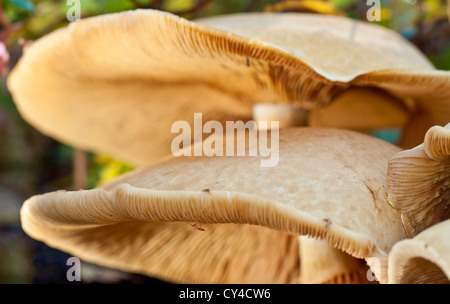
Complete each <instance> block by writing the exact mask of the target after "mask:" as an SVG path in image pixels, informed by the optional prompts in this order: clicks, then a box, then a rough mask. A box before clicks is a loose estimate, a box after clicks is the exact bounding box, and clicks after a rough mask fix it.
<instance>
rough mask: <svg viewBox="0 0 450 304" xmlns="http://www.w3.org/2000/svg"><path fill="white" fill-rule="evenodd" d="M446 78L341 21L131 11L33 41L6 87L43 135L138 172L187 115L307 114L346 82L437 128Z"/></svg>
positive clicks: (410, 52) (414, 55)
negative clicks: (385, 96)
mask: <svg viewBox="0 0 450 304" xmlns="http://www.w3.org/2000/svg"><path fill="white" fill-rule="evenodd" d="M449 75H450V73H448V72H438V71H435V70H434V69H433V68H432V66H431V65H430V63H429V62H428V61H427V60H426V58H425V57H424V56H423V55H422V54H421V53H420V52H419V51H418V50H417V49H416V48H415V47H413V46H412V45H411V44H410V43H408V42H407V41H406V40H405V39H403V38H401V36H400V35H398V34H396V33H394V32H392V31H390V30H387V29H384V28H381V27H378V26H374V25H370V24H366V23H364V22H359V21H354V20H350V19H347V18H344V17H337V16H319V15H309V14H300V13H298V14H297V13H292V14H278V13H250V14H237V15H230V16H222V17H215V18H208V19H201V20H198V21H197V22H196V23H194V22H189V21H186V20H184V19H182V18H179V17H176V16H174V15H171V14H169V13H164V12H160V11H154V10H136V11H129V12H123V13H117V14H111V15H104V16H98V17H92V18H87V19H84V20H82V21H80V22H74V23H71V24H70V25H69V26H68V27H66V28H63V29H59V30H56V31H54V32H53V33H50V34H49V35H47V36H45V37H43V38H41V39H39V40H37V41H36V42H34V43H33V45H32V46H30V47H29V48H27V49H26V52H25V54H24V56H22V58H21V59H20V61H19V63H18V64H17V65H16V67H15V68H14V70H13V71H12V73H11V75H10V77H9V79H8V88H9V89H10V91H11V93H12V95H13V97H14V100H15V102H16V104H17V107H18V109H19V111H20V113H21V114H22V115H23V117H24V118H25V119H26V120H27V121H28V122H30V123H31V124H32V125H33V126H35V127H36V128H37V129H39V130H40V131H41V132H43V133H45V134H46V135H49V136H51V137H54V138H55V139H57V140H59V141H61V142H64V143H67V144H69V145H72V146H76V147H78V148H80V149H84V150H89V151H95V152H100V153H104V154H108V155H111V156H114V157H116V158H119V159H121V160H124V161H126V162H128V163H130V164H133V165H147V164H151V163H153V162H155V161H158V160H160V159H161V158H163V157H164V156H165V155H167V154H169V151H170V150H169V149H170V142H171V140H172V139H173V138H174V136H175V135H173V134H171V133H170V132H168V131H169V130H170V126H171V123H173V122H175V121H177V120H187V121H191V120H192V114H193V113H194V112H202V113H203V114H204V117H205V118H207V119H214V120H223V119H225V118H226V119H227V120H240V119H243V120H248V119H250V118H251V113H252V106H253V105H254V104H257V103H284V104H286V103H291V104H293V105H295V106H296V107H300V108H303V109H313V108H317V107H320V106H324V105H326V104H328V103H329V102H330V101H331V100H332V98H333V96H335V95H336V94H338V93H340V92H342V91H343V90H345V89H346V88H348V87H349V86H375V87H380V88H382V89H386V90H388V91H389V92H390V93H392V94H393V95H395V96H397V97H399V98H401V99H402V100H405V102H406V103H407V104H408V105H409V106H410V108H414V107H415V106H416V103H417V105H418V108H420V109H421V110H422V111H424V112H426V113H428V112H430V115H432V116H431V118H430V120H431V122H430V123H433V124H442V120H443V118H442V117H445V119H447V118H448V116H449V108H450V107H449V106H448V105H449V102H448V100H449V96H450V93H449V92H450V89H449V88H450V77H449ZM427 127H428V126H427ZM161 131H163V132H161ZM149 151H151V152H149Z"/></svg>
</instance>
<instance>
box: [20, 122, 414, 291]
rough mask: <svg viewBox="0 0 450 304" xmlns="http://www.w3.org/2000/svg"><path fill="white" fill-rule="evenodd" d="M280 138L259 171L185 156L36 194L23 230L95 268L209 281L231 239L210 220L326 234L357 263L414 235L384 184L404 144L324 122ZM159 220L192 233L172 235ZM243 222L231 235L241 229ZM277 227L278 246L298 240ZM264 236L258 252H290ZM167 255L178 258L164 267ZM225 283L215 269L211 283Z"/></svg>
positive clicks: (249, 163) (247, 162)
mask: <svg viewBox="0 0 450 304" xmlns="http://www.w3.org/2000/svg"><path fill="white" fill-rule="evenodd" d="M269 134H270V133H269ZM272 136H274V135H273V134H272ZM279 139H280V141H279V153H280V155H279V157H280V159H279V163H278V165H277V166H275V167H267V168H265V167H261V164H260V160H261V159H262V158H264V157H262V156H240V157H225V156H224V157H219V156H217V157H205V156H203V157H179V158H173V159H170V160H168V161H166V162H164V163H160V164H157V165H154V166H152V167H148V168H140V169H137V170H135V171H132V172H130V173H127V174H125V175H123V176H121V177H118V178H116V179H115V180H113V181H111V182H109V183H106V184H104V185H102V186H101V187H100V188H97V189H93V190H83V191H81V190H80V191H75V192H65V191H62V192H54V193H48V194H44V195H37V196H34V197H32V198H30V199H28V200H27V201H26V202H25V204H24V205H23V207H22V210H21V219H22V226H23V229H24V230H25V232H26V233H27V234H29V235H30V236H31V237H33V238H35V239H37V240H40V241H43V242H45V243H47V244H49V245H50V246H53V247H56V248H58V249H61V250H64V251H68V252H70V253H71V254H74V255H76V256H78V257H79V258H81V259H85V260H87V261H90V262H93V263H98V264H102V265H107V266H110V267H116V268H120V269H124V270H130V269H131V270H133V271H138V272H142V273H146V274H150V275H152V276H157V277H165V278H177V279H183V280H188V278H192V277H195V278H196V280H203V281H204V278H205V277H208V276H209V275H210V272H213V271H217V272H219V273H220V272H221V271H225V270H223V269H222V270H221V269H216V268H215V266H214V265H215V264H217V265H218V266H217V267H220V265H223V263H222V262H224V261H223V260H221V259H222V257H221V250H217V249H216V248H214V249H212V248H211V247H214V246H222V245H218V244H217V243H220V242H222V241H223V240H222V239H219V238H214V237H213V236H212V234H210V232H208V231H209V228H208V226H207V225H215V224H224V225H226V224H228V223H231V224H244V225H246V224H249V225H257V226H256V227H261V226H263V227H266V228H271V229H269V230H268V231H272V230H274V231H279V232H283V233H285V234H287V235H295V237H296V238H297V236H296V235H307V236H310V237H313V238H317V239H323V240H326V241H327V242H328V243H329V244H330V245H331V246H333V247H335V248H337V249H340V250H342V251H344V252H346V253H348V254H350V255H352V256H354V257H357V258H367V257H371V256H384V257H386V259H387V254H388V253H389V251H390V248H391V247H392V246H393V245H394V244H395V243H396V242H397V241H399V240H401V239H404V238H405V237H406V235H405V232H404V230H403V226H402V222H401V218H400V214H399V213H398V212H397V211H396V210H395V209H394V208H392V207H391V206H390V205H389V204H388V202H387V194H386V191H385V182H386V170H387V161H388V159H389V158H390V157H391V156H392V155H393V154H395V153H397V152H398V151H399V150H400V149H399V148H397V147H395V146H393V145H391V144H389V143H386V142H383V141H381V140H378V139H376V138H372V137H370V136H368V135H364V134H361V133H357V132H353V131H348V130H337V129H327V128H323V129H322V128H292V129H282V130H279ZM230 140H231V139H230ZM247 148H248V149H250V148H251V146H247ZM246 155H248V153H247V154H246ZM174 222H175V223H174ZM179 222H185V223H182V224H180V223H179ZM186 222H187V223H186ZM192 222H193V223H199V224H200V225H201V226H202V227H203V226H206V228H205V230H206V231H197V230H195V229H193V228H192V227H191V225H190V224H188V223H192ZM161 225H163V226H164V227H169V226H171V225H176V227H185V231H184V232H181V230H180V234H172V233H171V229H167V230H163V229H162V228H160V227H161ZM183 225H184V226H183ZM173 229H175V228H173ZM176 229H181V228H176ZM230 229H231V228H230ZM239 229H241V228H236V229H235V230H233V231H236V232H229V233H228V234H229V235H231V234H238V235H239V234H240V232H239ZM249 229H250V228H249ZM252 229H253V228H252ZM153 230H154V231H155V232H151V231H153ZM230 231H231V230H230ZM194 233H195V234H196V236H195V237H197V234H198V237H199V238H200V237H201V238H202V244H203V245H202V247H201V248H200V247H199V249H198V251H197V250H194V249H192V248H190V247H191V246H194V247H195V246H196V245H195V244H196V241H193V242H192V244H190V243H187V242H180V240H184V239H185V238H186V237H188V235H191V234H194ZM243 233H244V234H245V232H243ZM273 233H274V234H273V235H272V236H273V238H274V239H276V238H278V237H279V238H280V240H279V241H280V242H286V244H287V243H289V242H292V241H288V237H287V236H282V235H283V234H278V236H277V234H276V233H275V232H273ZM160 234H163V235H164V236H166V237H165V238H164V241H160V242H156V241H153V239H152V238H153V237H154V236H155V237H156V238H157V239H158V238H159V235H160ZM189 237H190V236H189ZM161 238H162V236H161ZM233 238H234V236H233ZM234 239H235V240H236V241H230V240H227V241H228V242H231V243H230V244H229V245H227V248H229V250H230V251H239V252H242V251H240V246H242V243H243V242H242V240H241V239H240V238H239V237H236V238H234ZM257 239H258V242H262V244H260V245H259V246H261V248H263V249H261V250H262V251H258V252H260V253H261V252H265V249H264V248H269V247H271V248H277V250H281V251H283V252H285V251H286V250H287V249H286V248H287V247H286V246H284V245H283V246H281V245H280V246H277V245H275V246H274V245H273V243H270V242H268V241H267V242H266V240H261V239H260V238H259V237H257ZM277 242H278V240H276V241H275V243H276V244H278V243H277ZM188 244H189V245H188ZM289 244H290V243H289ZM249 246H250V245H249ZM296 246H297V245H296ZM296 246H294V247H296ZM197 247H198V246H197ZM221 248H223V247H221ZM258 248H259V247H258ZM289 248H291V247H289ZM247 249H248V248H247ZM155 250H156V251H158V250H160V251H161V252H162V253H161V254H164V255H165V256H164V260H163V265H162V264H161V265H156V264H160V261H158V260H157V259H156V258H154V257H153V254H154V252H155ZM271 250H272V249H271ZM271 250H269V251H268V252H272V251H271ZM295 250H297V252H296V261H297V262H298V248H297V247H296V248H295ZM137 252H139V254H138V255H139V258H136V256H135V255H137ZM250 252H251V250H250ZM216 253H217V255H218V256H214V257H208V258H211V259H217V260H216V262H215V263H211V264H207V266H208V267H206V268H205V267H200V266H198V267H197V266H196V267H195V268H189V269H186V267H190V266H189V265H194V264H195V265H200V264H201V263H202V261H203V259H205V256H210V255H215V254H216ZM283 254H284V253H283ZM283 254H281V255H283ZM289 254H291V253H290V250H289ZM170 256H173V257H174V262H173V263H169V262H168V259H170ZM275 256H277V255H275ZM159 258H160V256H159ZM196 259H200V261H197V260H196ZM239 259H242V257H239ZM193 260H195V263H194V264H191V261H193ZM144 261H152V265H150V264H149V263H150V262H149V263H145V262H144ZM166 261H167V262H166ZM181 261H184V262H181ZM217 261H220V263H219V262H217ZM288 261H289V264H290V265H291V266H292V265H294V264H295V263H294V262H293V260H292V259H291V258H289V259H288ZM192 263H193V262H192ZM252 263H253V261H252ZM277 263H278V262H277ZM131 264H132V265H131ZM244 264H245V263H244ZM211 265H212V266H211ZM271 265H273V264H271ZM295 265H296V264H295ZM240 266H241V267H246V266H245V265H241V264H240ZM297 266H298V265H297ZM297 266H296V267H297ZM211 267H212V268H211ZM224 267H225V266H224ZM236 267H237V266H236ZM258 267H263V266H258ZM197 268H198V269H197ZM225 268H226V267H225ZM283 269H284V268H283ZM291 270H292V269H291ZM186 271H190V272H191V273H190V274H189V275H187V274H186V273H185V272H186ZM202 271H206V274H201V273H199V272H202ZM280 271H281V270H280ZM296 271H298V268H296ZM285 273H290V272H289V271H286V272H285ZM190 276H191V277H190ZM200 278H202V279H200ZM265 278H268V277H265ZM253 280H259V279H258V278H253ZM224 281H226V280H224V278H223V277H221V276H218V279H217V280H216V281H215V282H224ZM285 281H286V280H285Z"/></svg>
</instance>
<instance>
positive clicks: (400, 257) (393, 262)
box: [389, 220, 450, 284]
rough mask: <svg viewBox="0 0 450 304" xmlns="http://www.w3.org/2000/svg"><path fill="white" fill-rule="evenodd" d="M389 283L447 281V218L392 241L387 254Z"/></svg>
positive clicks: (449, 259) (449, 228)
mask: <svg viewBox="0 0 450 304" xmlns="http://www.w3.org/2000/svg"><path fill="white" fill-rule="evenodd" d="M389 283H393V284H445V283H446V284H450V220H446V221H444V222H441V223H439V224H436V225H434V226H431V227H429V228H427V229H425V230H424V231H422V232H421V233H420V234H418V235H417V236H416V237H414V238H413V239H407V240H403V241H400V242H398V243H397V244H395V246H394V247H393V248H392V251H391V253H390V254H389Z"/></svg>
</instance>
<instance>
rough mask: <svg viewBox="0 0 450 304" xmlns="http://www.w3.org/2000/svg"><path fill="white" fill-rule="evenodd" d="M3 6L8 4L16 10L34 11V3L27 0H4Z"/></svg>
mask: <svg viewBox="0 0 450 304" xmlns="http://www.w3.org/2000/svg"><path fill="white" fill-rule="evenodd" d="M3 2H4V5H5V7H8V6H10V7H11V8H14V9H15V10H17V11H18V12H29V13H32V12H34V9H35V8H34V4H33V2H31V1H28V0H4V1H3Z"/></svg>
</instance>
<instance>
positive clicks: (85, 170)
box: [0, 0, 450, 283]
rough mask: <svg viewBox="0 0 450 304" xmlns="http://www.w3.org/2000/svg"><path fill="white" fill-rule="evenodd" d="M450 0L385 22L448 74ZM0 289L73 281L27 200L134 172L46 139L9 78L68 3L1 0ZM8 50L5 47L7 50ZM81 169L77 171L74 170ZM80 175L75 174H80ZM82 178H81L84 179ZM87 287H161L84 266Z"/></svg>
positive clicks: (232, 7) (391, 14)
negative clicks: (39, 231) (16, 98)
mask: <svg viewBox="0 0 450 304" xmlns="http://www.w3.org/2000/svg"><path fill="white" fill-rule="evenodd" d="M80 2H81V18H86V17H89V16H94V15H100V14H107V13H113V12H119V11H124V10H130V9H135V8H153V9H160V10H165V11H169V12H172V13H174V14H177V15H180V16H182V17H185V18H187V19H194V18H197V17H204V16H213V15H222V14H228V13H236V12H246V11H282V12H290V11H300V12H311V13H322V14H336V15H346V16H349V17H350V18H354V19H360V20H366V13H367V10H368V9H369V8H370V6H368V5H367V4H366V0H294V1H280V0H154V1H144V0H114V1H108V0H81V1H80ZM446 7H447V4H446V1H445V0H423V1H419V0H384V1H381V20H380V21H378V22H376V23H379V24H381V25H382V26H385V27H389V28H391V29H393V30H395V31H397V32H399V33H400V34H402V35H403V36H404V37H405V38H407V39H408V40H410V41H411V42H412V43H414V44H415V45H416V46H417V47H418V48H419V49H420V50H421V51H422V52H423V53H424V54H425V55H426V56H427V57H428V58H429V59H430V60H431V62H432V63H433V64H434V65H435V66H436V68H438V69H441V70H450V24H449V21H448V19H447V13H446ZM0 8H1V10H0V73H1V74H2V78H1V84H0V283H67V280H66V271H67V269H68V266H66V260H67V258H68V257H69V256H68V255H67V254H65V253H61V252H59V251H57V250H54V249H51V248H49V247H47V246H45V245H44V244H42V243H39V242H37V241H34V240H32V239H31V238H29V237H28V236H26V235H25V234H24V233H23V231H22V229H21V227H20V218H19V210H20V207H21V205H22V203H23V202H24V200H26V199H27V198H28V197H30V196H32V195H35V194H39V193H45V192H49V191H54V190H58V189H68V190H70V189H77V188H80V187H83V188H93V187H95V186H96V185H97V184H98V183H101V182H103V181H106V180H109V179H111V178H113V177H114V176H117V175H119V174H122V173H124V172H126V171H129V170H131V169H132V167H131V166H128V165H127V164H123V163H120V162H118V161H116V160H113V159H110V158H108V157H106V156H103V155H94V154H91V153H84V152H80V151H78V152H76V153H75V152H74V149H73V148H71V147H68V146H66V145H63V144H61V143H58V142H55V141H54V140H52V139H50V138H48V137H45V136H44V135H42V134H40V133H39V132H38V131H36V130H35V129H33V127H31V126H29V125H28V124H27V123H26V122H25V121H24V120H23V119H22V118H21V116H20V115H19V113H18V111H17V110H16V108H15V105H14V103H13V101H12V99H11V96H10V95H9V93H8V91H7V89H6V85H5V80H6V78H7V77H8V71H9V70H11V69H12V67H13V66H14V64H15V63H16V62H17V60H18V59H19V58H20V56H21V53H22V47H23V45H25V44H26V43H29V42H30V41H33V40H36V39H38V38H39V37H41V36H43V35H45V34H46V33H48V32H51V31H53V30H55V29H56V28H59V27H63V26H66V25H67V24H68V23H69V22H68V20H67V18H66V13H67V10H68V9H69V8H70V6H69V5H67V1H57V0H42V1H39V0H34V1H31V0H3V1H1V0H0ZM2 47H5V48H4V49H3V48H2ZM76 168H78V169H79V170H75V169H76ZM74 172H77V173H74ZM80 175H81V176H80ZM83 265H84V266H83V267H84V269H83V272H82V273H83V280H82V283H156V282H159V281H157V280H153V279H150V278H147V277H144V276H139V275H135V274H127V273H122V272H119V271H113V270H108V269H104V268H101V267H97V266H94V265H89V264H87V263H83Z"/></svg>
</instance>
